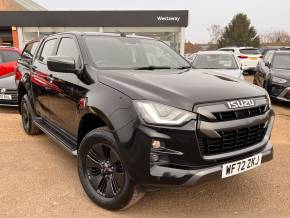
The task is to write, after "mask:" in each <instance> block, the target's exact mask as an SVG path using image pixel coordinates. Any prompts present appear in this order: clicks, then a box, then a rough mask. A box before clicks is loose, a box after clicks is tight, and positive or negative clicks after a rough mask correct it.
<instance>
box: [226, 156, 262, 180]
mask: <svg viewBox="0 0 290 218" xmlns="http://www.w3.org/2000/svg"><path fill="white" fill-rule="evenodd" d="M261 160H262V154H257V155H255V156H252V157H248V158H245V159H243V160H238V161H235V162H231V163H227V164H224V165H223V166H222V169H223V170H222V178H227V177H229V176H234V175H237V174H239V173H243V172H246V171H248V170H251V169H254V168H256V167H258V166H260V165H261Z"/></svg>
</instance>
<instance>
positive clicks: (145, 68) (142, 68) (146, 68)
mask: <svg viewBox="0 0 290 218" xmlns="http://www.w3.org/2000/svg"><path fill="white" fill-rule="evenodd" d="M159 69H171V67H169V66H153V65H150V66H145V67H136V68H134V70H159Z"/></svg>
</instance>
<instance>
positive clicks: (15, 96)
mask: <svg viewBox="0 0 290 218" xmlns="http://www.w3.org/2000/svg"><path fill="white" fill-rule="evenodd" d="M0 90H1V88H0ZM2 90H4V89H2ZM0 94H4V95H11V97H12V99H11V100H7V99H5V100H4V99H0V106H9V107H17V106H18V91H17V90H16V89H5V91H3V92H1V93H0Z"/></svg>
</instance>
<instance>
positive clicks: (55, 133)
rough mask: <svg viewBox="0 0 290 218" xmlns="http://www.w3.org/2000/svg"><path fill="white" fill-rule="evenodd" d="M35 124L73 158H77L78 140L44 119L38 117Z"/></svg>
mask: <svg viewBox="0 0 290 218" xmlns="http://www.w3.org/2000/svg"><path fill="white" fill-rule="evenodd" d="M33 122H34V123H35V125H36V126H37V127H38V128H39V129H41V130H42V131H43V132H44V133H45V134H47V135H48V136H49V137H51V138H52V139H53V140H54V141H55V142H56V143H58V144H60V145H61V146H62V147H64V149H65V150H66V151H68V152H70V153H71V154H72V155H73V156H77V140H76V139H75V138H74V137H72V136H70V135H68V134H67V133H65V132H63V131H60V130H59V129H57V128H56V127H55V126H54V125H52V124H51V123H49V122H48V121H46V120H44V119H42V118H38V117H37V118H35V119H34V121H33Z"/></svg>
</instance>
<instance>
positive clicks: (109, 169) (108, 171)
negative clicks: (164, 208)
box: [78, 128, 144, 210]
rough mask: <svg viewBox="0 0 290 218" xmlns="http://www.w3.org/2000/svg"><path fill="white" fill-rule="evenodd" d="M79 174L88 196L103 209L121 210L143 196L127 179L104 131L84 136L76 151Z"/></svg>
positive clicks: (109, 136)
mask: <svg viewBox="0 0 290 218" xmlns="http://www.w3.org/2000/svg"><path fill="white" fill-rule="evenodd" d="M78 171H79V177H80V180H81V183H82V186H83V188H84V190H85V192H86V193H87V195H88V196H89V197H90V198H91V199H92V200H93V201H94V202H95V203H96V204H98V205H99V206H101V207H103V208H105V209H109V210H119V209H123V208H125V207H128V206H129V205H132V203H135V202H137V200H139V199H140V198H141V197H142V196H143V194H144V193H143V192H140V190H137V189H136V186H135V184H134V182H133V181H132V180H131V179H130V177H129V174H128V172H127V170H126V168H125V166H124V164H123V163H122V160H121V158H120V155H119V152H118V150H117V149H116V141H115V139H114V136H113V134H112V133H111V132H110V131H109V130H108V129H107V128H98V129H95V130H93V131H91V132H90V133H88V134H87V135H86V136H85V137H84V139H83V140H82V142H81V145H80V148H79V151H78Z"/></svg>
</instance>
